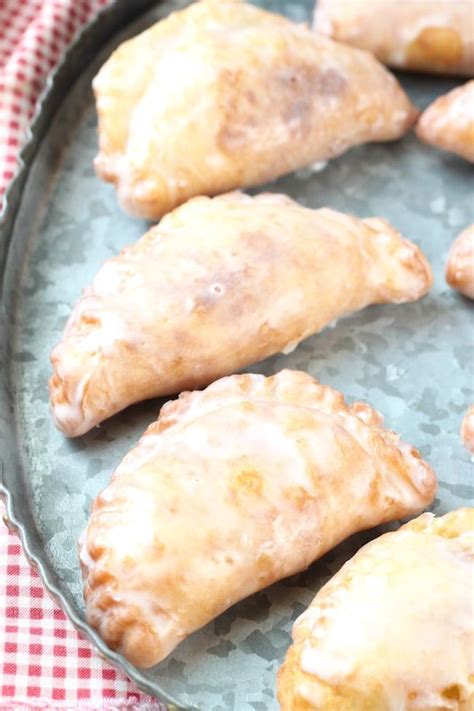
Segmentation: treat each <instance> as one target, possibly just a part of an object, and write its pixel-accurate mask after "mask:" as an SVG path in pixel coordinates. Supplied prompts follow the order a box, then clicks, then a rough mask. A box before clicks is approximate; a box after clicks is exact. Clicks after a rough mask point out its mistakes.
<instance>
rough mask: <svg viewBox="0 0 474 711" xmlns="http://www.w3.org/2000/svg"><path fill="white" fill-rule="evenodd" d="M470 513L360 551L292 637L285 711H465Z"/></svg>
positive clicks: (469, 681)
mask: <svg viewBox="0 0 474 711" xmlns="http://www.w3.org/2000/svg"><path fill="white" fill-rule="evenodd" d="M473 533H474V509H460V510H458V511H453V512H451V513H449V514H447V515H446V516H443V517H441V518H435V517H433V515H432V514H423V515H422V516H420V517H419V518H417V519H415V520H414V521H411V522H410V523H408V524H406V525H405V526H402V527H401V528H400V529H399V530H398V531H396V532H395V533H387V534H385V535H384V536H381V537H380V538H377V539H376V540H374V541H372V542H371V543H369V544H367V545H366V546H364V547H363V548H362V549H361V550H360V551H359V552H358V553H357V554H356V555H355V556H354V557H353V558H352V559H351V560H350V561H349V562H347V563H346V564H345V565H344V566H343V567H342V568H341V570H340V571H339V573H337V574H336V575H335V576H334V577H333V578H332V579H331V580H330V581H329V582H328V583H327V584H326V585H325V586H324V587H323V588H322V589H321V590H320V591H319V592H318V594H317V595H316V597H315V599H314V601H313V603H312V604H311V605H310V607H309V608H308V610H307V611H306V612H304V613H303V614H302V615H301V617H299V618H298V620H296V622H295V624H294V627H293V640H294V643H293V645H292V646H291V647H290V649H289V651H288V654H287V657H286V659H285V662H284V664H283V666H282V667H281V669H280V671H279V674H278V696H279V700H280V707H281V709H282V711H391V710H392V709H394V708H395V707H396V708H397V709H398V710H399V711H419V710H420V709H423V711H439V709H443V710H444V711H470V710H471V709H472V708H473V704H474V666H473V664H474V659H473V655H472V650H473V643H474V616H473V595H474V566H473V560H474V547H473Z"/></svg>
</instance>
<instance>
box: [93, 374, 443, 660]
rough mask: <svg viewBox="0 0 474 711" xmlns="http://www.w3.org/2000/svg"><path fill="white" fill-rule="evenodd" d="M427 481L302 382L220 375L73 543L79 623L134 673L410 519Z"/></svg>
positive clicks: (378, 422) (125, 474)
mask: <svg viewBox="0 0 474 711" xmlns="http://www.w3.org/2000/svg"><path fill="white" fill-rule="evenodd" d="M435 488H436V479H435V476H434V474H433V472H432V470H431V469H430V467H429V466H428V465H427V464H426V463H425V462H423V460H422V459H421V458H420V455H419V454H418V452H416V450H414V449H413V448H412V447H411V446H410V445H408V444H406V443H404V442H400V439H399V437H398V435H396V434H395V433H394V432H389V431H387V430H385V429H384V428H383V426H382V419H381V417H380V415H379V414H378V413H377V412H375V411H374V410H373V409H372V408H371V407H370V406H369V405H366V404H364V403H355V404H354V405H352V406H348V405H347V404H346V403H345V402H344V398H343V397H342V395H341V394H340V393H338V392H337V391H335V390H332V389H331V388H328V387H325V386H323V385H320V384H319V383H318V382H317V381H316V380H314V379H313V378H311V377H310V376H309V375H307V374H306V373H301V372H296V371H291V370H284V371H282V372H280V373H278V375H275V376H273V377H271V378H265V377H263V376H262V375H249V374H247V375H232V376H230V377H228V378H223V379H222V380H219V381H217V382H216V383H214V384H213V385H210V386H209V387H208V388H207V389H206V390H204V391H203V392H194V393H184V394H183V395H181V397H180V398H179V400H177V401H174V402H170V403H168V404H167V405H165V407H164V408H163V409H162V411H161V414H160V417H159V418H158V420H157V421H156V422H155V423H154V424H152V425H151V426H150V427H149V428H148V430H147V432H146V433H145V434H144V436H143V437H142V439H141V440H140V442H139V443H138V445H137V446H136V447H135V449H133V450H132V451H131V452H130V453H129V454H128V455H127V456H126V457H125V459H124V460H123V462H122V463H121V464H120V466H119V467H118V469H117V470H116V472H115V474H114V476H113V478H112V481H111V483H110V485H109V486H108V487H107V488H106V489H105V490H104V491H103V493H102V494H101V495H100V496H98V497H97V499H96V501H95V503H94V506H93V509H92V515H91V519H90V521H89V524H88V526H87V529H86V532H85V534H84V536H83V537H82V541H81V561H82V566H83V573H84V579H85V586H84V596H85V600H86V609H87V619H88V620H89V622H90V624H92V626H93V627H95V628H97V629H98V631H99V633H100V634H101V635H102V637H103V638H104V640H105V641H106V643H107V644H108V645H109V646H111V647H112V648H114V649H117V650H119V651H120V652H121V653H123V654H124V655H125V656H126V657H127V658H128V659H129V660H131V661H132V662H133V663H134V664H137V665H138V666H145V667H148V666H151V665H153V664H155V663H157V662H158V661H160V660H161V659H163V658H164V657H166V656H167V655H168V654H169V653H170V652H171V651H172V650H173V649H174V647H175V646H176V645H177V644H178V643H179V642H180V641H181V640H183V639H184V638H185V637H187V636H188V635H189V634H191V633H192V632H193V631H194V630H197V629H198V628H200V627H202V626H203V625H205V624H207V623H208V622H209V621H210V620H212V619H213V618H214V617H216V616H217V615H219V614H220V613H221V612H223V611H224V610H226V609H227V608H228V607H230V606H231V605H233V604H234V603H236V602H237V601H239V600H241V599H242V598H244V597H246V596H248V595H251V594H252V593H254V592H256V591H257V590H261V589H262V588H264V587H266V586H267V585H271V584H272V583H273V582H275V581H277V580H280V579H281V578H284V577H286V576H288V575H292V574H293V573H296V572H298V571H300V570H303V569H304V568H306V567H307V566H308V565H309V564H310V563H311V562H312V561H314V560H315V559H316V558H318V557H319V556H321V555H323V553H325V552H326V551H327V550H329V549H330V548H332V547H333V546H335V545H336V544H337V543H338V542H339V541H341V540H342V539H343V538H346V537H347V536H349V535H351V534H352V533H354V532H355V531H359V530H361V529H365V528H368V527H371V526H375V525H377V524H380V523H382V522H384V521H389V520H392V519H398V518H399V517H401V516H406V515H407V514H413V513H415V512H418V511H420V509H422V508H423V507H424V506H426V505H427V504H429V503H430V502H431V501H432V499H433V497H434V493H435Z"/></svg>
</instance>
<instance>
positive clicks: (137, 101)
mask: <svg viewBox="0 0 474 711" xmlns="http://www.w3.org/2000/svg"><path fill="white" fill-rule="evenodd" d="M93 87H94V92H95V96H96V100H97V112H98V117H99V148H100V150H99V154H98V156H97V158H96V162H95V166H96V171H97V174H98V175H99V176H100V177H101V178H103V179H104V180H108V181H110V182H112V183H114V184H115V186H116V188H117V191H118V196H119V199H120V202H121V204H122V206H123V208H124V209H125V210H126V211H127V212H129V213H130V214H132V215H136V216H140V217H146V218H149V219H156V218H158V217H160V216H161V215H163V214H165V213H166V212H168V211H169V210H172V209H173V208H174V207H176V206H177V205H179V204H181V203H183V202H185V201H186V200H188V199H189V198H190V197H193V196H195V195H201V194H202V195H216V194H219V193H223V192H226V191H228V190H232V189H234V188H239V187H245V186H250V185H258V184H262V183H264V182H267V181H269V180H273V179H274V178H276V177H278V176H279V175H283V174H284V173H287V172H289V171H292V170H295V169H297V168H300V167H302V166H304V165H308V164H310V163H312V162H315V161H324V160H327V159H329V158H332V157H333V156H337V155H339V154H340V153H342V152H344V151H345V150H347V149H348V148H350V147H351V146H355V145H358V144H360V143H366V142H368V141H385V140H393V139H396V138H399V137H400V136H401V135H403V134H404V133H405V132H406V131H407V130H408V128H409V127H410V126H411V125H412V124H413V122H414V121H415V119H416V116H417V111H416V110H415V109H414V107H413V106H412V105H411V104H410V102H409V100H408V98H407V96H406V95H405V93H404V92H403V90H402V89H401V88H400V86H399V84H398V83H397V81H396V79H395V78H394V77H393V76H392V75H391V74H389V73H388V72H387V71H386V70H385V69H384V68H383V67H382V66H381V65H380V64H379V63H378V62H377V61H376V60H375V59H374V58H373V57H372V56H370V55H369V54H366V53H363V52H359V51H357V50H354V49H353V48H350V47H346V46H344V45H338V44H336V43H334V42H332V41H330V40H328V39H327V38H317V37H316V36H315V35H314V34H313V33H312V32H311V31H310V30H309V29H308V28H307V27H305V26H304V25H297V24H295V23H293V22H291V21H290V20H288V19H286V18H284V17H282V16H280V15H275V14H272V13H269V12H265V11H264V10H262V9H260V8H257V7H255V6H253V5H250V4H245V3H241V2H235V1H231V0H202V1H201V2H196V3H193V4H192V5H190V6H189V7H188V8H186V9H185V10H183V11H182V12H177V13H174V14H172V15H170V16H169V17H167V18H166V19H165V20H162V21H161V22H159V23H157V24H156V25H154V26H153V27H151V28H150V29H148V30H147V31H146V32H144V33H142V34H140V35H138V36H137V37H135V38H133V39H132V40H129V41H127V42H125V43H124V44H122V45H121V46H120V47H119V48H118V49H117V50H116V51H115V52H114V53H113V54H112V56H111V57H110V59H109V60H108V61H107V62H106V63H105V65H104V66H103V67H102V69H101V70H100V72H99V74H98V75H97V76H96V78H95V79H94V83H93Z"/></svg>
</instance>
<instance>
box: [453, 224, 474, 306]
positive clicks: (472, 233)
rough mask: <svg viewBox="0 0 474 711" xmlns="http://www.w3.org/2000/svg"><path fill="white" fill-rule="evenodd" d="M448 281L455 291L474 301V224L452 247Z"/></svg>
mask: <svg viewBox="0 0 474 711" xmlns="http://www.w3.org/2000/svg"><path fill="white" fill-rule="evenodd" d="M446 281H447V282H448V284H449V285H450V286H452V287H453V289H457V290H458V291H460V292H461V294H464V296H467V297H468V298H469V299H474V224H472V225H470V226H469V227H467V228H466V229H465V230H464V231H463V232H461V234H460V235H458V236H457V237H456V239H455V240H454V242H453V244H452V245H451V249H450V250H449V255H448V261H447V264H446Z"/></svg>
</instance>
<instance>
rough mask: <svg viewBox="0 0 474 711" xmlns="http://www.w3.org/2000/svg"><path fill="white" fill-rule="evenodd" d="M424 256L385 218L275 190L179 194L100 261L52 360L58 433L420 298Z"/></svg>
mask: <svg viewBox="0 0 474 711" xmlns="http://www.w3.org/2000/svg"><path fill="white" fill-rule="evenodd" d="M431 283H432V275H431V270H430V267H429V265H428V263H427V262H426V259H425V257H424V256H423V254H422V252H421V251H420V250H419V249H418V247H416V246H415V245H414V244H412V243H411V242H409V241H408V240H405V239H403V237H402V236H401V235H400V234H399V233H398V232H396V230H395V229H394V228H393V227H392V226H391V225H389V223H388V222H385V221H384V220H381V219H377V218H371V219H366V220H360V219H357V218H355V217H351V216H349V215H344V214H342V213H339V212H335V211H333V210H329V209H320V210H310V209H308V208H305V207H302V206H301V205H298V204H297V203H296V202H294V201H293V200H291V199H290V198H288V197H286V196H283V195H272V194H263V195H259V196H258V197H249V196H248V195H244V194H243V193H230V194H227V195H222V196H220V197H216V198H212V199H211V198H207V197H200V198H194V199H192V200H190V201H189V202H188V203H186V204H185V205H182V206H181V207H179V208H177V209H176V210H175V211H174V212H172V213H170V214H169V215H167V216H166V217H165V218H164V219H163V220H162V221H161V222H160V224H159V225H158V226H157V227H153V228H152V229H151V230H150V231H149V232H148V233H147V234H146V235H145V236H144V237H142V238H141V239H140V240H139V241H138V242H136V244H134V245H133V246H131V247H128V248H127V249H125V250H123V252H122V253H121V254H120V255H119V256H118V257H116V258H115V259H111V260H109V261H107V262H106V263H105V264H104V265H103V266H102V267H101V269H100V270H99V272H98V274H97V276H96V277H95V279H94V281H93V283H92V286H90V287H88V288H87V289H86V290H85V291H84V293H83V295H82V297H81V299H80V300H79V302H78V303H77V304H76V306H75V307H74V310H73V312H72V314H71V316H70V318H69V322H68V324H67V325H66V329H65V332H64V335H63V338H62V341H61V342H60V343H59V345H58V346H56V348H55V349H54V351H53V353H52V356H51V359H52V363H53V368H54V374H53V377H52V378H51V381H50V398H51V406H52V414H53V417H54V419H55V421H56V424H57V425H58V427H59V428H60V429H61V430H62V431H63V432H64V433H65V434H67V435H69V436H76V435H80V434H83V433H84V432H87V431H88V430H89V429H91V428H92V427H94V426H95V425H97V424H98V423H99V422H101V421H102V420H105V419H106V418H107V417H110V416H111V415H113V414H114V413H116V412H118V411H119V410H122V409H123V408H125V407H127V406H128V405H130V404H131V403H133V402H138V401H139V400H144V399H147V398H152V397H157V396H161V395H168V394H170V393H177V392H180V391H182V390H188V389H194V388H198V387H202V386H204V385H207V384H208V383H210V382H212V381H213V380H216V378H219V377H221V376H223V375H228V374H230V373H233V372H236V371H237V370H240V369H241V368H244V367H245V366H247V365H249V364H251V363H255V362H257V361H260V360H263V359H264V358H267V357H268V356H271V355H273V354H275V353H278V352H289V351H290V350H292V349H293V348H295V347H296V345H297V344H298V343H299V342H300V341H301V340H303V339H304V338H307V337H308V336H309V335H311V334H314V333H316V332H317V331H320V330H321V329H322V328H323V327H324V326H326V325H327V324H328V323H330V322H331V321H333V320H334V319H336V318H338V317H339V316H341V315H343V314H347V313H349V312H351V311H355V310H357V309H362V308H364V307H365V306H367V305H369V304H373V303H389V302H395V303H400V302H403V301H413V300H416V299H419V298H420V297H421V296H423V295H424V294H425V293H426V292H427V290H428V289H429V287H430V286H431Z"/></svg>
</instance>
